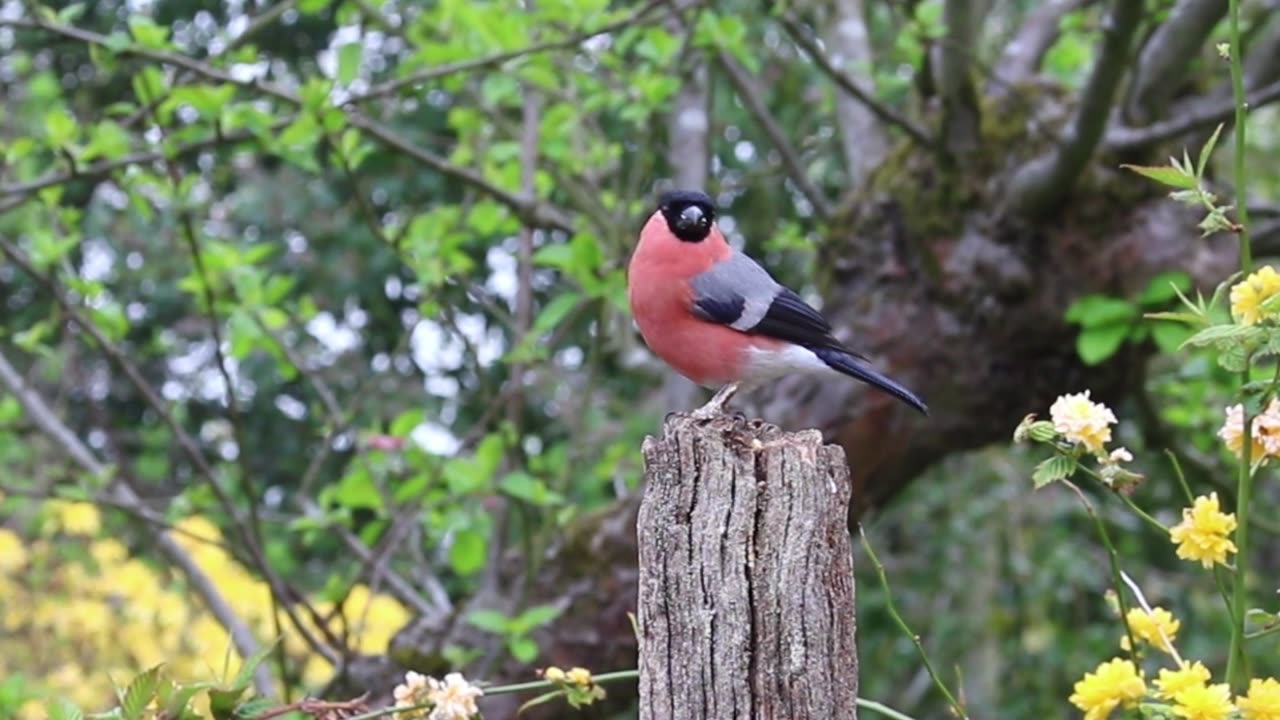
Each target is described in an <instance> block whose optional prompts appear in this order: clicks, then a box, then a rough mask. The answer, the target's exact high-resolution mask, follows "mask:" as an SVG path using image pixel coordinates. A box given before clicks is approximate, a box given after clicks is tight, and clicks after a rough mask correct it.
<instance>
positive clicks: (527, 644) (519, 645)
mask: <svg viewBox="0 0 1280 720" xmlns="http://www.w3.org/2000/svg"><path fill="white" fill-rule="evenodd" d="M507 650H509V651H510V652H511V657H514V658H515V659H517V660H519V661H520V662H522V663H531V662H533V661H534V660H535V659H536V658H537V657H538V643H536V642H534V640H533V638H527V637H513V638H511V639H509V640H507Z"/></svg>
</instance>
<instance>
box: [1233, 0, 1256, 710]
mask: <svg viewBox="0 0 1280 720" xmlns="http://www.w3.org/2000/svg"><path fill="white" fill-rule="evenodd" d="M1229 11H1230V26H1231V27H1230V32H1231V92H1232V95H1233V96H1234V98H1235V105H1236V113H1235V141H1236V146H1235V153H1234V157H1233V158H1232V159H1233V160H1234V165H1235V186H1236V188H1235V189H1236V202H1235V205H1236V217H1237V218H1239V225H1240V270H1241V271H1242V272H1244V273H1245V274H1248V273H1249V271H1250V270H1252V269H1253V250H1252V248H1251V247H1250V245H1249V202H1248V193H1247V192H1246V188H1247V182H1246V181H1247V177H1248V176H1247V175H1246V167H1245V165H1246V163H1245V159H1246V157H1247V149H1246V143H1245V139H1246V136H1245V131H1246V128H1247V125H1246V121H1247V118H1246V115H1247V114H1248V108H1247V106H1246V104H1245V95H1244V71H1243V69H1242V67H1241V61H1242V58H1241V55H1242V54H1243V47H1244V46H1243V43H1242V42H1241V40H1240V0H1230V1H1229ZM1247 382H1249V367H1248V362H1247V361H1246V364H1245V370H1244V373H1243V375H1242V377H1241V383H1242V384H1243V383H1247ZM1250 425H1252V420H1251V418H1250V417H1249V413H1248V411H1247V410H1246V411H1245V412H1244V447H1243V448H1241V453H1240V454H1241V458H1240V472H1239V474H1238V483H1239V487H1238V489H1237V493H1236V572H1235V582H1234V583H1233V584H1232V590H1231V600H1232V603H1231V608H1232V610H1231V648H1230V651H1229V653H1228V655H1227V682H1228V683H1230V684H1231V689H1233V690H1235V691H1236V692H1243V691H1244V687H1245V682H1246V680H1247V677H1248V674H1249V670H1248V662H1247V660H1246V658H1245V652H1244V615H1245V608H1246V607H1247V605H1248V590H1247V579H1248V571H1247V569H1248V557H1249V555H1248V551H1249V500H1250V498H1251V497H1252V496H1253V465H1252V461H1253V459H1252V458H1251V457H1250V455H1251V454H1252V450H1253V438H1252V432H1251V431H1252V429H1253V428H1251V427H1250Z"/></svg>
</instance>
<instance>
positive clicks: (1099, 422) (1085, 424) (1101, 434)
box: [1049, 390, 1116, 454]
mask: <svg viewBox="0 0 1280 720" xmlns="http://www.w3.org/2000/svg"><path fill="white" fill-rule="evenodd" d="M1049 416H1050V417H1051V418H1052V419H1053V429H1054V430H1057V431H1058V432H1059V433H1061V434H1062V436H1063V437H1065V438H1066V439H1067V440H1069V441H1071V442H1073V443H1080V444H1081V445H1083V446H1085V448H1087V449H1088V450H1089V451H1090V452H1093V453H1095V454H1097V453H1101V452H1102V449H1103V446H1104V445H1106V444H1107V443H1109V442H1111V428H1110V427H1109V426H1110V425H1114V424H1115V423H1116V416H1115V413H1113V412H1111V410H1110V408H1108V407H1107V406H1106V405H1103V404H1102V403H1095V402H1093V401H1092V400H1090V399H1089V391H1088V390H1085V391H1084V392H1082V393H1076V394H1075V395H1063V396H1061V397H1059V398H1058V399H1057V400H1055V401H1054V402H1053V405H1052V406H1051V407H1050V408H1049Z"/></svg>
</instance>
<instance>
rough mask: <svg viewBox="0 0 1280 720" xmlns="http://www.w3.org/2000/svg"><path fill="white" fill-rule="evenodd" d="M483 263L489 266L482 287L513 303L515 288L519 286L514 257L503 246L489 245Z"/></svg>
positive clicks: (508, 302) (509, 303) (510, 303)
mask: <svg viewBox="0 0 1280 720" xmlns="http://www.w3.org/2000/svg"><path fill="white" fill-rule="evenodd" d="M484 259H485V263H487V264H488V266H489V277H488V278H487V279H486V280H485V281H484V287H485V289H486V290H488V291H489V292H491V293H493V294H494V295H498V296H499V297H501V298H502V299H504V300H506V301H507V304H508V305H512V306H513V305H514V304H515V298H516V289H517V287H518V286H519V283H518V281H517V277H516V268H517V263H516V258H515V255H512V254H511V253H510V252H508V251H507V250H506V249H505V248H502V247H497V246H494V247H490V248H489V251H488V252H487V253H485V258H484Z"/></svg>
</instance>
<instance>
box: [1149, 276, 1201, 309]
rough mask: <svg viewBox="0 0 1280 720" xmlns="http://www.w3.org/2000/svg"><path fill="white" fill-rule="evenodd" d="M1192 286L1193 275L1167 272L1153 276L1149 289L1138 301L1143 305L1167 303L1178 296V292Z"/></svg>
mask: <svg viewBox="0 0 1280 720" xmlns="http://www.w3.org/2000/svg"><path fill="white" fill-rule="evenodd" d="M1190 288H1191V276H1190V275H1188V274H1186V273H1185V272H1181V271H1178V272H1166V273H1160V274H1159V275H1157V276H1155V277H1153V278H1151V282H1149V283H1147V289H1146V290H1143V291H1142V295H1140V296H1139V297H1138V302H1139V303H1141V304H1143V305H1156V304H1160V303H1166V302H1169V301H1170V300H1173V299H1174V298H1176V297H1178V292H1179V291H1181V292H1186V291H1187V290H1189V289H1190Z"/></svg>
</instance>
